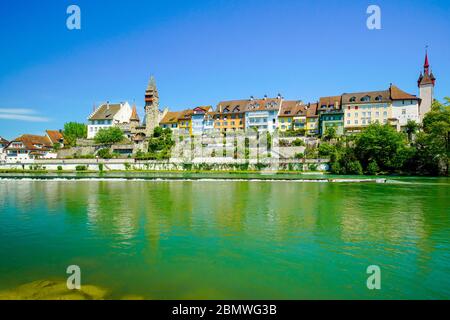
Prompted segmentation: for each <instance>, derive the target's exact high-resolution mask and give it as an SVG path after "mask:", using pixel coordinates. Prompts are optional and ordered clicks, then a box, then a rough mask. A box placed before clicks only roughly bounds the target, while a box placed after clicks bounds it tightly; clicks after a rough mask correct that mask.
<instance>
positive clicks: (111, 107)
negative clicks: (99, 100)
mask: <svg viewBox="0 0 450 320" xmlns="http://www.w3.org/2000/svg"><path fill="white" fill-rule="evenodd" d="M131 115H132V108H131V106H130V104H129V103H128V102H121V103H115V104H110V103H109V102H107V103H105V104H102V105H100V106H99V107H98V108H97V109H96V110H95V111H94V112H93V113H92V114H91V115H90V116H89V118H88V126H87V127H88V128H87V130H88V132H87V138H88V139H94V138H95V135H96V134H97V133H98V132H99V131H100V130H101V129H107V128H109V127H112V126H114V125H120V124H127V123H130V118H131Z"/></svg>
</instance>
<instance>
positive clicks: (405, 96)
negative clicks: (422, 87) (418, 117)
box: [389, 84, 419, 100]
mask: <svg viewBox="0 0 450 320" xmlns="http://www.w3.org/2000/svg"><path fill="white" fill-rule="evenodd" d="M389 91H390V95H391V99H392V100H419V98H417V97H416V96H413V95H411V94H409V93H406V92H405V91H403V90H401V89H399V88H398V87H396V86H394V85H393V84H392V85H391V87H390V88H389Z"/></svg>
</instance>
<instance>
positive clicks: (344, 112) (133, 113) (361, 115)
mask: <svg viewBox="0 0 450 320" xmlns="http://www.w3.org/2000/svg"><path fill="white" fill-rule="evenodd" d="M435 84H436V78H435V77H434V75H433V73H432V72H431V69H430V65H429V62H428V54H426V55H425V63H424V66H423V72H421V73H420V76H419V79H418V82H417V85H418V87H419V96H415V95H412V94H409V93H406V92H405V91H403V90H401V89H400V88H398V87H397V86H395V85H393V84H391V85H390V86H389V87H388V88H387V89H385V90H380V91H367V92H358V93H344V94H341V95H338V96H327V97H321V98H320V99H319V101H317V102H312V103H304V102H302V101H301V100H286V99H284V98H283V97H282V96H281V95H280V94H279V95H278V96H277V97H275V98H269V97H267V96H265V97H263V98H261V99H255V98H254V97H250V98H249V99H241V100H228V101H221V102H219V103H218V104H217V106H216V107H215V108H213V107H212V106H199V107H195V108H192V109H187V110H183V111H169V110H168V108H166V109H164V110H160V108H159V94H158V90H157V88H156V83H155V80H154V78H153V77H152V78H151V79H150V82H149V84H148V87H147V89H146V91H145V108H144V110H145V117H144V119H143V121H141V120H140V118H139V115H138V112H137V110H136V105H133V107H131V106H130V104H129V103H127V102H121V103H109V102H107V103H104V104H102V105H100V106H99V107H97V108H94V110H93V112H92V113H91V114H90V115H89V117H88V125H87V130H88V131H87V138H88V139H93V138H95V135H96V134H97V133H98V132H99V130H101V129H105V128H108V127H111V126H117V127H119V128H120V129H121V130H122V131H123V132H124V136H126V137H128V138H129V139H130V140H131V141H132V142H133V143H135V144H137V145H139V144H140V146H141V147H142V146H143V142H144V141H145V140H146V138H147V137H150V136H151V135H152V133H153V130H154V129H155V128H156V127H157V126H160V127H162V128H170V129H172V130H174V131H177V132H178V133H180V134H185V135H192V136H199V135H204V134H207V133H217V132H222V133H226V132H244V131H250V130H258V131H267V132H270V133H273V132H275V131H278V132H286V131H291V130H293V131H301V132H302V133H304V134H305V135H308V136H317V135H322V134H324V133H325V132H326V131H327V128H330V127H333V128H334V129H335V130H336V133H337V134H338V135H342V134H344V133H352V132H359V131H361V130H362V129H363V128H364V127H367V126H368V125H370V124H371V123H376V122H378V123H380V124H388V125H391V126H393V127H395V128H396V129H397V130H399V131H400V130H402V129H403V128H404V127H405V126H406V124H407V123H408V121H409V120H412V121H415V122H417V123H420V122H421V121H422V119H423V117H424V115H425V114H426V113H427V112H428V111H430V110H431V106H432V103H433V99H434V87H435ZM63 140H64V139H63V136H62V134H61V133H60V132H59V131H47V132H46V135H45V136H36V135H28V134H26V135H22V136H20V137H18V138H16V139H14V140H13V141H11V142H8V141H6V140H4V139H0V160H5V159H6V160H10V161H13V162H16V161H23V160H28V159H35V158H54V157H56V152H55V147H54V146H55V144H57V145H62V144H63ZM134 149H139V148H134ZM141 149H142V148H141Z"/></svg>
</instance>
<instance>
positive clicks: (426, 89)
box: [417, 50, 436, 120]
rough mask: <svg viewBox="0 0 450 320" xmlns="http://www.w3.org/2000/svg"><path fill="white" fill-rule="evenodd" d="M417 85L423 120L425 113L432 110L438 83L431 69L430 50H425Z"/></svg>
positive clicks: (421, 118)
mask: <svg viewBox="0 0 450 320" xmlns="http://www.w3.org/2000/svg"><path fill="white" fill-rule="evenodd" d="M417 85H418V86H419V96H420V99H421V102H420V105H419V114H420V120H423V117H424V116H425V114H426V113H427V112H429V111H430V110H431V106H432V104H433V101H434V87H435V85H436V78H435V76H434V75H433V72H432V71H431V69H430V63H429V60H428V50H427V51H426V52H425V62H424V64H423V72H421V73H420V76H419V80H417Z"/></svg>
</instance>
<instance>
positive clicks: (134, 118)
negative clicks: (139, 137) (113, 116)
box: [130, 103, 141, 132]
mask: <svg viewBox="0 0 450 320" xmlns="http://www.w3.org/2000/svg"><path fill="white" fill-rule="evenodd" d="M140 122H141V120H140V119H139V115H138V113H137V109H136V103H133V108H132V109H131V116H130V128H131V132H134V131H135V130H136V127H139V123H140Z"/></svg>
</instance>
